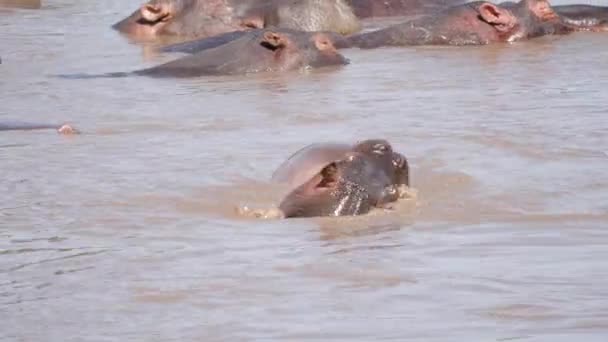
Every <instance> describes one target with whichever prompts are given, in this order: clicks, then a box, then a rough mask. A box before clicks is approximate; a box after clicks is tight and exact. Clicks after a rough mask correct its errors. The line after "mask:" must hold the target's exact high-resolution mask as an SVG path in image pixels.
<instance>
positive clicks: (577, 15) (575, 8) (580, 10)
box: [553, 5, 608, 31]
mask: <svg viewBox="0 0 608 342" xmlns="http://www.w3.org/2000/svg"><path fill="white" fill-rule="evenodd" d="M553 9H554V10H555V12H556V13H557V14H559V16H560V17H561V18H562V20H563V21H564V22H565V23H566V24H568V25H569V26H572V27H574V28H576V29H577V30H579V31H608V6H591V5H563V6H553Z"/></svg>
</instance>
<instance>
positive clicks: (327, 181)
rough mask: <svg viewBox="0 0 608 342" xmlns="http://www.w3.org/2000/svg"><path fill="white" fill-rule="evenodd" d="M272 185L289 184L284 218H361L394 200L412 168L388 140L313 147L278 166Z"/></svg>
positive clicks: (284, 204)
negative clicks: (358, 216)
mask: <svg viewBox="0 0 608 342" xmlns="http://www.w3.org/2000/svg"><path fill="white" fill-rule="evenodd" d="M272 181H274V182H277V183H283V184H286V185H288V188H289V193H288V195H287V196H286V197H285V198H284V199H283V201H282V202H281V204H280V205H279V209H280V210H281V211H282V213H283V215H284V217H313V216H346V215H360V214H365V213H367V212H369V211H370V210H371V209H372V208H374V207H382V206H384V205H385V204H387V203H390V202H394V201H396V200H397V199H398V198H399V196H400V188H401V187H402V186H404V185H405V186H407V185H409V168H408V163H407V160H406V159H405V157H403V156H402V155H401V154H399V153H396V152H394V151H393V150H392V147H391V145H390V144H389V143H388V142H387V141H385V140H377V139H374V140H365V141H362V142H360V143H357V144H355V145H348V144H331V143H326V144H313V145H309V146H307V147H305V148H303V149H301V150H299V151H297V152H296V153H295V154H294V155H292V156H291V157H290V158H289V159H288V160H287V161H285V162H284V163H283V164H282V165H281V166H279V168H278V169H277V170H276V171H275V172H274V174H273V176H272Z"/></svg>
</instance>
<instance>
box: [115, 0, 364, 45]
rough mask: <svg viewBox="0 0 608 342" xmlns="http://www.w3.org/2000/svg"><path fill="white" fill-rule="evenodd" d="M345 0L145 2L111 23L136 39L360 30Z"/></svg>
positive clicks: (157, 0)
mask: <svg viewBox="0 0 608 342" xmlns="http://www.w3.org/2000/svg"><path fill="white" fill-rule="evenodd" d="M345 1H346V0H297V1H291V0H270V1H266V0H150V1H148V2H147V3H145V4H143V5H142V6H141V7H140V9H138V10H136V11H135V12H133V13H132V14H131V15H130V16H129V17H127V18H125V19H123V20H121V21H119V22H118V23H116V24H114V25H113V26H112V27H113V28H114V29H116V30H118V31H119V32H121V33H123V34H126V35H127V36H129V37H131V38H133V39H135V40H142V41H148V40H156V39H159V38H162V37H173V38H176V39H181V40H190V39H195V38H205V37H211V36H215V35H218V34H222V33H226V32H233V31H243V30H249V29H255V28H257V29H260V28H269V27H280V28H290V29H294V30H304V31H335V32H341V33H344V34H349V33H354V32H356V31H358V30H359V29H360V24H359V21H358V19H357V17H356V16H355V15H354V13H353V11H352V9H351V8H350V6H349V5H348V4H347V3H346V2H345Z"/></svg>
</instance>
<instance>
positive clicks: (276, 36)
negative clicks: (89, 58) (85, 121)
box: [59, 29, 349, 79]
mask: <svg viewBox="0 0 608 342" xmlns="http://www.w3.org/2000/svg"><path fill="white" fill-rule="evenodd" d="M348 63H349V61H348V59H346V58H345V57H344V56H342V55H341V54H339V53H338V51H337V50H336V48H335V47H334V45H333V44H332V42H331V40H330V39H329V38H328V37H327V36H325V35H324V34H323V33H318V32H302V31H294V30H287V29H280V30H279V29H277V30H270V29H264V30H255V31H251V32H247V34H245V35H243V36H242V37H240V38H239V39H235V40H233V41H231V42H229V43H226V44H224V45H222V46H218V47H216V48H212V49H208V50H204V51H201V52H198V53H195V54H193V55H189V56H185V57H182V58H178V59H176V60H174V61H171V62H167V63H165V64H161V65H158V66H155V67H151V68H148V69H142V70H136V71H133V72H114V73H107V74H101V75H87V74H76V75H59V77H62V78H70V79H88V78H101V77H127V76H131V75H134V76H138V75H139V76H150V77H176V78H184V77H199V76H219V75H246V74H253V73H262V72H283V71H291V70H306V69H311V68H320V67H326V66H341V65H346V64H348Z"/></svg>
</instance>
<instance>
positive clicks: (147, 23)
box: [136, 13, 171, 26]
mask: <svg viewBox="0 0 608 342" xmlns="http://www.w3.org/2000/svg"><path fill="white" fill-rule="evenodd" d="M169 19H171V14H169V13H167V14H165V15H162V16H160V17H158V19H155V20H149V19H146V18H144V17H143V16H142V17H140V18H138V19H137V21H136V22H137V23H138V24H140V25H144V26H155V25H156V24H159V23H164V22H167V21H169Z"/></svg>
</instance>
